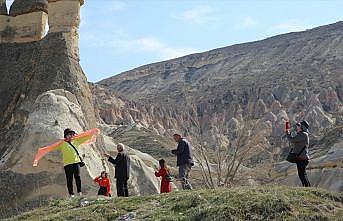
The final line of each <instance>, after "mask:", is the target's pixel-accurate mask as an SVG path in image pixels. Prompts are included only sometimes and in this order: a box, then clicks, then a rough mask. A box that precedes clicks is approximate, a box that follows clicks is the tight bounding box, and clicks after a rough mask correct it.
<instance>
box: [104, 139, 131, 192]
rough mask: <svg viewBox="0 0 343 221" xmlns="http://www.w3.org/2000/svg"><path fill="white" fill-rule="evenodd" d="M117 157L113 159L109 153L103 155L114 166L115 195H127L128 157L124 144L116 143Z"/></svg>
mask: <svg viewBox="0 0 343 221" xmlns="http://www.w3.org/2000/svg"><path fill="white" fill-rule="evenodd" d="M117 151H118V154H117V157H116V158H115V159H114V158H113V157H111V156H110V155H109V154H107V153H105V154H104V156H105V157H107V159H108V161H109V162H110V163H112V164H114V165H115V166H114V168H115V176H114V177H115V178H116V185H117V196H118V197H128V196H129V191H128V188H127V181H128V179H129V177H130V157H129V155H128V154H127V152H126V151H125V148H124V144H122V143H118V144H117Z"/></svg>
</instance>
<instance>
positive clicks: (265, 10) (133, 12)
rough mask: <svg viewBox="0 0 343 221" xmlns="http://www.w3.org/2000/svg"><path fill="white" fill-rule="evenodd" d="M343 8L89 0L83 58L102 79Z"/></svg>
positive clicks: (287, 28) (92, 77)
mask: <svg viewBox="0 0 343 221" xmlns="http://www.w3.org/2000/svg"><path fill="white" fill-rule="evenodd" d="M7 2H8V3H11V2H13V0H8V1H7ZM8 5H9V4H8ZM342 9H343V1H342V0H337V1H335V0H326V1H319V0H317V1H316V0H312V1H311V0H306V1H305V0H303V1H295V0H293V1H292V0H288V1H282V0H269V1H257V0H255V1H254V0H247V1H244V0H240V1H239V0H236V1H234V0H207V1H201V0H85V4H84V5H83V6H82V8H81V25H80V33H79V36H80V40H79V47H80V63H81V66H82V68H83V70H84V72H85V73H86V75H87V78H88V80H89V81H91V82H97V81H99V80H102V79H104V78H107V77H110V76H113V75H116V74H119V73H121V72H123V71H127V70H131V69H133V68H136V67H139V66H141V65H145V64H150V63H153V62H158V61H163V60H168V59H172V58H176V57H180V56H183V55H187V54H192V53H197V52H204V51H208V50H211V49H215V48H219V47H225V46H229V45H233V44H238V43H244V42H250V41H256V40H262V39H265V38H267V37H271V36H274V35H278V34H283V33H288V32H294V31H303V30H306V29H310V28H313V27H317V26H321V25H326V24H330V23H335V22H337V21H342V20H343V13H342Z"/></svg>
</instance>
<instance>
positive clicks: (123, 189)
mask: <svg viewBox="0 0 343 221" xmlns="http://www.w3.org/2000/svg"><path fill="white" fill-rule="evenodd" d="M127 180H128V179H127V178H117V179H116V185H117V196H118V197H119V196H124V197H128V196H129V190H128V188H127Z"/></svg>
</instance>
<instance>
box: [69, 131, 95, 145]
mask: <svg viewBox="0 0 343 221" xmlns="http://www.w3.org/2000/svg"><path fill="white" fill-rule="evenodd" d="M99 133H100V130H99V129H98V128H94V129H91V130H87V131H85V132H83V133H81V134H77V135H76V136H74V137H73V138H72V140H73V142H74V143H75V144H76V146H77V147H78V146H79V145H81V144H84V143H92V142H95V140H96V135H97V134H99Z"/></svg>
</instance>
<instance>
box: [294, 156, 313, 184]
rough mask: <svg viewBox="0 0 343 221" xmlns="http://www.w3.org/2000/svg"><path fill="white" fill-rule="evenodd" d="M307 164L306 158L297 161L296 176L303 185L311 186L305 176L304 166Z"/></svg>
mask: <svg viewBox="0 0 343 221" xmlns="http://www.w3.org/2000/svg"><path fill="white" fill-rule="evenodd" d="M307 165H308V160H301V161H298V162H297V168H298V176H299V178H300V180H301V183H302V185H303V186H306V187H307V186H311V184H310V181H309V180H308V178H307V174H306V167H307Z"/></svg>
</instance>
